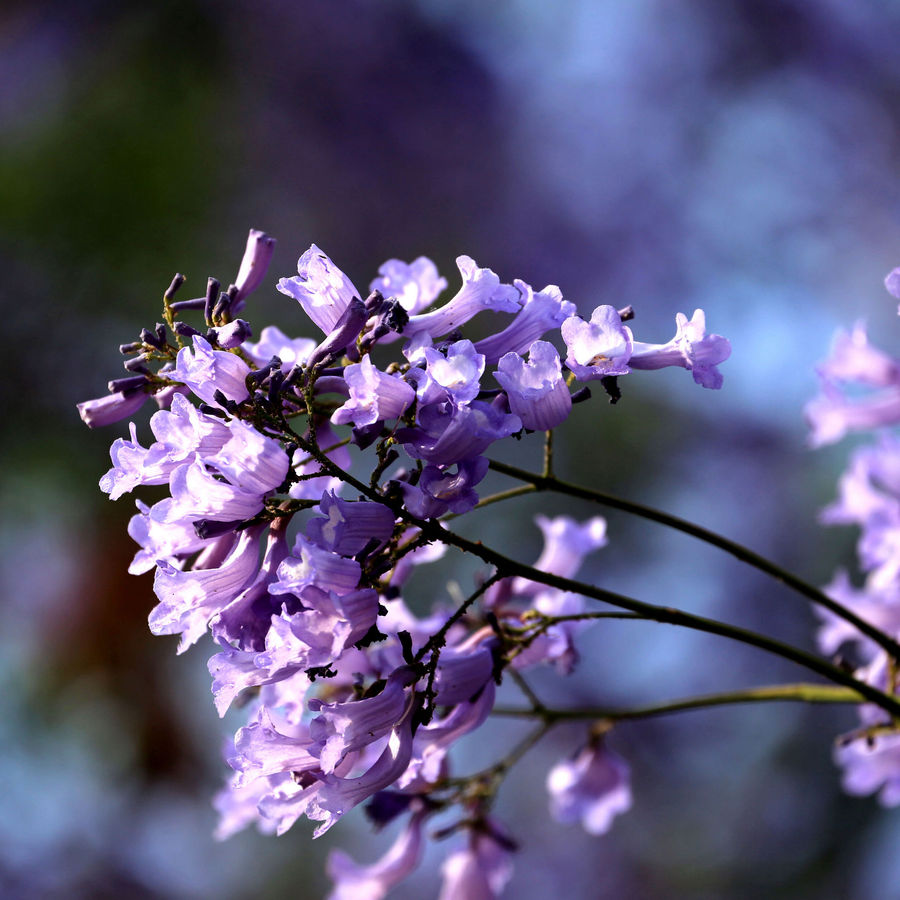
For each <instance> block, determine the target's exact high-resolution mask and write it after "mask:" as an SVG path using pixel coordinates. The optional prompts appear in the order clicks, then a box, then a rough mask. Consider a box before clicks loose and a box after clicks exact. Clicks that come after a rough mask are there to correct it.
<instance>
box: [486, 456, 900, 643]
mask: <svg viewBox="0 0 900 900" xmlns="http://www.w3.org/2000/svg"><path fill="white" fill-rule="evenodd" d="M490 465H491V468H492V469H493V470H494V471H495V472H500V473H501V474H503V475H508V476H509V477H511V478H517V479H518V480H519V481H525V482H527V483H528V484H531V485H533V486H534V488H535V490H538V491H553V492H554V493H557V494H566V495H568V496H570V497H579V498H580V499H582V500H589V501H590V502H592V503H599V504H600V505H602V506H608V507H610V508H611V509H619V510H622V511H623V512H628V513H631V514H633V515H636V516H641V517H642V518H644V519H649V520H650V521H652V522H657V523H659V524H660V525H666V526H668V527H669V528H674V529H675V530H676V531H681V532H683V533H684V534H689V535H691V536H692V537H695V538H698V539H699V540H701V541H705V542H706V543H707V544H712V545H713V546H714V547H718V548H719V549H720V550H724V551H725V552H726V553H730V554H731V555H732V556H734V557H736V558H737V559H739V560H740V561H741V562H744V563H747V565H750V566H753V567H754V568H755V569H758V570H759V571H760V572H764V573H765V574H766V575H769V576H770V577H772V578H774V579H775V580H776V581H780V582H781V583H782V584H784V585H786V586H787V587H789V588H792V589H793V590H795V591H796V592H797V593H799V594H802V595H803V596H804V597H806V598H807V599H808V600H811V601H812V602H813V603H816V604H818V605H819V606H821V607H823V608H824V609H827V610H829V611H830V612H832V613H834V615H836V616H838V617H839V618H841V619H843V620H844V621H845V622H849V623H850V624H851V625H852V626H853V627H854V628H856V630H857V631H859V632H860V633H861V634H864V635H865V636H866V637H868V638H871V640H873V641H874V642H875V643H876V644H878V645H879V646H880V647H882V648H883V649H884V650H886V651H887V652H888V654H889V655H890V656H892V657H893V658H894V659H900V644H898V643H897V642H896V641H895V640H894V639H893V638H891V637H890V636H889V635H886V634H884V633H883V632H882V631H880V630H879V629H878V628H876V627H875V626H874V625H872V624H871V623H869V622H866V621H865V620H864V619H861V618H860V617H859V616H857V615H856V613H854V612H852V611H851V610H849V609H847V607H846V606H844V605H843V604H841V603H838V602H837V601H836V600H833V599H832V598H831V597H829V596H828V595H827V594H825V593H823V592H822V591H820V590H819V589H818V588H816V587H813V585H811V584H808V583H807V582H805V581H803V579H802V578H798V577H797V576H796V575H794V574H792V573H791V572H788V571H787V570H786V569H782V568H781V567H780V566H778V565H776V564H775V563H773V562H771V561H770V560H768V559H766V558H765V557H763V556H760V555H759V554H757V553H754V552H753V551H752V550H750V549H749V548H747V547H744V546H743V545H741V544H738V543H736V542H735V541H730V540H728V538H725V537H722V536H721V535H719V534H716V533H715V532H713V531H708V530H707V529H706V528H703V527H702V526H700V525H695V524H694V523H693V522H687V521H685V520H684V519H679V518H678V517H677V516H672V515H669V514H668V513H665V512H662V511H661V510H658V509H653V508H652V507H649V506H643V505H642V504H640V503H633V502H631V501H630V500H623V499H621V498H620V497H614V496H612V495H610V494H604V493H602V492H600V491H594V490H591V489H590V488H584V487H581V486H580V485H576V484H570V483H569V482H566V481H560V480H559V479H557V478H553V477H551V478H548V477H547V476H545V475H537V474H535V473H533V472H527V471H525V470H524V469H519V468H517V467H516V466H510V465H507V464H506V463H502V462H498V461H496V460H491V464H490Z"/></svg>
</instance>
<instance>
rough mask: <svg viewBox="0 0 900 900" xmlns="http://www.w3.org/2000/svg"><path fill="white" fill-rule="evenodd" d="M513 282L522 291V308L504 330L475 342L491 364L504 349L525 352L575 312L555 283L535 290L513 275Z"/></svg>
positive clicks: (504, 351)
mask: <svg viewBox="0 0 900 900" xmlns="http://www.w3.org/2000/svg"><path fill="white" fill-rule="evenodd" d="M513 284H515V286H516V288H517V289H518V291H519V293H520V294H521V296H522V298H523V301H522V308H521V310H519V312H518V313H517V314H516V317H515V318H514V319H513V320H512V322H510V323H509V325H507V326H506V328H504V329H503V331H499V332H497V334H492V335H491V336H490V337H486V338H484V339H482V340H480V341H478V343H477V344H476V345H475V349H476V350H477V351H478V352H479V353H482V354H484V357H485V361H486V362H487V364H488V365H490V366H492V365H495V364H496V363H497V361H498V360H499V359H500V357H501V356H503V355H504V354H505V353H518V354H519V355H520V356H521V354H523V353H525V351H526V350H528V348H529V347H530V346H531V345H532V344H533V343H534V342H535V341H536V340H538V339H539V338H542V337H543V336H544V335H545V334H546V333H547V332H548V331H550V330H551V329H553V328H559V327H560V325H562V323H563V322H565V320H566V319H568V318H570V317H571V316H574V315H576V313H577V312H578V309H577V307H576V306H575V304H574V303H570V302H569V301H568V300H563V296H562V292H561V291H560V289H559V288H558V287H557V286H556V285H555V284H548V285H547V287H545V288H544V289H543V290H542V291H539V292H538V293H535V292H534V291H533V290H532V288H531V285H529V284H526V283H525V282H524V281H520V280H519V279H516V280H515V281H514V282H513Z"/></svg>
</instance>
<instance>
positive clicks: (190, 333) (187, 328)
mask: <svg viewBox="0 0 900 900" xmlns="http://www.w3.org/2000/svg"><path fill="white" fill-rule="evenodd" d="M175 333H176V334H177V335H178V336H179V337H183V338H192V337H194V335H196V334H200V332H199V331H197V329H196V328H194V327H193V326H191V325H188V323H187V322H176V323H175Z"/></svg>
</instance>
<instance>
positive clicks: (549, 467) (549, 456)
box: [544, 428, 553, 478]
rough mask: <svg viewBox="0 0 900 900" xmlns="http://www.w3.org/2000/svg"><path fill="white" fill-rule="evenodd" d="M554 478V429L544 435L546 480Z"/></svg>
mask: <svg viewBox="0 0 900 900" xmlns="http://www.w3.org/2000/svg"><path fill="white" fill-rule="evenodd" d="M552 477H553V429H552V428H551V429H550V430H549V431H548V432H546V433H545V435H544V478H552Z"/></svg>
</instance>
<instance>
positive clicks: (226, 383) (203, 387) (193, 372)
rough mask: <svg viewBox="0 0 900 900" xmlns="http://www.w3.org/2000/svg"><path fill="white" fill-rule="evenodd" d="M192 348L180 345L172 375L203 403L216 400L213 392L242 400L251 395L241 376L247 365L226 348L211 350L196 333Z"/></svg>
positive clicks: (214, 402)
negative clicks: (219, 392)
mask: <svg viewBox="0 0 900 900" xmlns="http://www.w3.org/2000/svg"><path fill="white" fill-rule="evenodd" d="M192 340H193V349H191V348H190V347H182V348H181V350H179V351H178V356H177V357H176V359H175V368H174V369H173V370H172V378H174V379H175V380H176V381H180V382H181V383H182V384H186V385H187V386H188V387H189V388H190V389H191V390H192V391H193V392H194V394H196V396H198V397H199V398H200V399H201V400H203V402H204V403H209V404H215V405H217V406H218V403H217V401H216V399H215V396H214V395H215V393H216V391H221V392H222V393H223V394H224V395H225V396H226V397H227V398H228V399H229V400H234V401H235V402H236V403H241V402H242V401H243V400H246V399H247V397H249V396H250V392H249V391H248V390H247V385H246V384H245V383H244V379H245V378H246V377H247V376H248V375H249V374H250V371H251V370H250V366H248V365H247V363H245V362H244V361H243V360H242V359H241V358H240V357H239V356H237V355H235V354H234V353H229V352H228V351H227V350H213V348H212V347H211V346H210V345H209V341H207V340H206V338H204V337H202V336H201V335H199V334H195V335H194V337H193V339H192Z"/></svg>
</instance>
